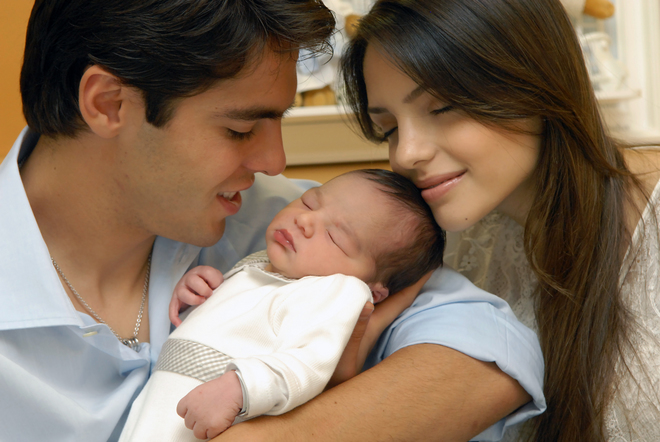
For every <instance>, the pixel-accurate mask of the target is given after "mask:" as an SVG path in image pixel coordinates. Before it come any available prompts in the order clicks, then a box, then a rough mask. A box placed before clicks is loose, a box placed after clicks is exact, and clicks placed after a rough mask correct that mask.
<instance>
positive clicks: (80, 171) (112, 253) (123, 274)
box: [21, 134, 155, 323]
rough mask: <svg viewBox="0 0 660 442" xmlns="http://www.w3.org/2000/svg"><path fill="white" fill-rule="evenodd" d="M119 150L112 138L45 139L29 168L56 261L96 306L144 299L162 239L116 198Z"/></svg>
mask: <svg viewBox="0 0 660 442" xmlns="http://www.w3.org/2000/svg"><path fill="white" fill-rule="evenodd" d="M112 152H113V149H112V146H111V145H109V144H108V142H107V141H106V140H100V139H97V138H96V139H95V138H94V137H93V135H89V134H83V135H81V136H79V137H78V138H76V139H71V138H60V139H57V140H54V139H52V138H47V137H41V138H40V139H39V141H38V142H37V145H36V147H35V148H34V151H33V152H32V154H31V155H30V157H29V158H28V159H27V160H26V161H25V162H24V163H23V165H22V169H21V178H22V180H23V184H24V187H25V192H26V194H27V197H28V200H29V201H30V205H31V207H32V211H33V213H34V216H35V218H36V221H37V224H38V225H39V229H40V231H41V234H42V236H43V238H44V241H45V242H46V245H47V246H48V250H49V252H50V254H51V256H52V257H53V258H55V260H56V261H57V262H58V264H59V265H60V267H61V268H62V269H63V271H64V273H65V274H66V276H67V278H68V279H69V280H70V281H71V283H72V284H73V285H74V286H75V288H76V290H77V291H78V292H80V293H81V295H83V297H85V298H86V301H87V302H89V303H90V304H95V305H104V304H108V305H109V304H110V303H113V302H114V300H115V299H117V300H121V301H122V302H126V303H130V302H132V301H133V300H134V298H135V297H136V296H137V297H139V296H140V293H141V286H142V284H143V281H144V272H145V268H146V267H145V266H146V262H147V259H148V256H149V253H150V251H151V248H152V246H153V242H154V240H155V235H153V234H150V233H149V232H146V231H144V229H140V228H139V226H137V225H135V223H133V224H132V223H131V222H130V221H132V220H133V219H132V217H131V216H130V214H129V213H127V211H128V209H127V208H126V207H124V204H123V201H122V199H121V198H118V197H117V196H116V195H117V194H118V193H117V192H116V191H115V188H116V186H118V185H121V184H120V183H118V180H117V173H116V172H115V170H114V169H115V167H114V164H115V163H116V161H115V159H114V158H113V157H112ZM74 305H76V303H75V302H74ZM76 308H78V309H79V310H81V309H80V308H79V306H76ZM110 314H111V313H110V311H108V315H110ZM107 321H108V322H109V323H111V321H110V320H109V319H107Z"/></svg>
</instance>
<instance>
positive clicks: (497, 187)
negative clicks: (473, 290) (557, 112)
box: [364, 45, 540, 232]
mask: <svg viewBox="0 0 660 442" xmlns="http://www.w3.org/2000/svg"><path fill="white" fill-rule="evenodd" d="M364 76H365V82H366V86H367V96H368V101H369V103H368V104H369V115H370V116H371V119H372V120H373V122H374V123H375V124H376V125H377V126H378V127H380V129H381V130H382V133H383V134H385V135H386V137H387V142H388V143H389V156H390V163H391V165H392V169H393V170H394V171H396V172H398V173H400V174H402V175H404V176H406V177H407V178H409V179H410V180H412V181H413V182H414V183H415V184H416V185H417V187H419V188H420V189H422V196H423V197H424V199H425V200H426V202H427V203H428V204H429V206H430V207H431V209H432V210H433V214H434V216H435V219H436V221H437V222H438V224H439V225H440V226H441V227H442V228H444V229H446V230H448V231H450V232H456V231H461V230H465V229H467V228H468V227H470V226H472V225H473V224H474V223H476V222H477V221H479V220H480V219H482V218H483V217H484V216H485V215H486V214H488V213H489V212H491V211H492V210H493V209H495V208H499V209H500V210H501V211H502V212H504V213H505V214H507V215H509V216H510V217H512V218H513V219H514V220H516V221H518V222H519V223H521V224H522V223H524V221H525V217H526V216H527V212H528V211H529V207H530V204H531V201H532V198H533V191H532V174H533V171H534V169H535V166H536V162H537V158H538V152H539V146H540V136H538V135H529V134H528V133H535V134H537V133H540V119H539V120H524V121H521V122H520V123H519V127H520V128H521V129H522V130H523V131H525V132H526V133H514V132H507V131H505V130H503V129H494V128H492V127H487V126H484V125H483V124H480V123H478V122H476V121H475V120H474V119H472V118H470V117H468V116H467V115H466V114H465V113H463V112H461V111H457V110H454V109H452V108H451V107H448V106H447V104H446V103H443V102H442V101H441V100H438V99H437V98H434V97H433V96H432V95H430V94H429V93H427V92H425V91H424V90H422V89H421V88H419V86H418V85H417V84H416V83H415V82H414V81H413V80H412V79H411V78H410V77H408V76H407V75H405V74H404V73H402V72H401V71H400V70H399V69H397V68H396V67H395V66H394V65H393V64H392V63H391V62H389V61H388V60H387V59H386V58H384V57H382V56H381V55H380V53H379V52H378V50H377V47H374V46H373V45H370V46H369V47H368V48H367V52H366V56H365V60H364Z"/></svg>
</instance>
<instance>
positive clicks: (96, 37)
mask: <svg viewBox="0 0 660 442" xmlns="http://www.w3.org/2000/svg"><path fill="white" fill-rule="evenodd" d="M334 25H335V21H334V18H333V15H332V13H331V12H330V11H329V10H328V9H327V8H326V7H325V6H324V5H323V3H322V2H321V1H320V0H36V2H35V4H34V7H33V9H32V14H31V16H30V20H29V23H28V29H27V37H26V44H25V55H24V61H23V69H22V71H21V94H22V97H23V113H24V115H25V119H26V121H27V123H28V125H29V126H30V127H31V128H32V129H33V130H35V131H36V132H38V133H40V134H43V135H47V136H52V137H56V136H59V135H65V136H75V135H76V133H77V132H78V131H79V130H81V129H83V128H85V127H86V126H85V123H84V121H83V119H82V116H81V114H80V110H79V105H78V89H79V85H80V80H81V78H82V75H83V73H84V71H85V69H86V68H87V67H89V66H92V65H99V66H101V67H103V68H104V69H106V70H107V71H108V72H110V73H112V74H113V75H116V76H117V77H118V78H119V80H120V81H121V82H122V83H123V84H126V85H129V86H132V87H136V88H138V89H139V90H140V91H141V92H142V96H143V98H144V101H145V108H146V120H147V121H148V122H149V123H151V124H153V125H154V126H156V127H162V126H163V125H165V124H166V123H167V122H168V121H169V119H170V118H171V117H172V115H173V111H174V109H175V104H176V101H175V100H176V99H178V98H182V97H189V96H193V95H196V94H199V93H201V92H204V91H205V90H207V89H208V88H210V87H211V86H212V85H213V84H215V82H217V81H218V80H222V79H229V78H233V77H235V76H236V75H237V74H238V73H239V72H241V71H242V70H243V69H244V68H246V67H249V65H250V63H254V62H257V61H258V58H259V56H260V55H261V54H262V53H263V49H265V48H270V49H273V50H274V51H277V52H280V51H282V52H289V51H295V50H298V49H310V50H312V51H330V50H331V47H330V45H329V43H328V42H329V38H330V36H331V35H332V33H333V30H334Z"/></svg>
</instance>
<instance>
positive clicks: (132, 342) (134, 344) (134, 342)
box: [50, 253, 151, 351]
mask: <svg viewBox="0 0 660 442" xmlns="http://www.w3.org/2000/svg"><path fill="white" fill-rule="evenodd" d="M50 260H51V261H52V262H53V266H54V267H55V269H56V270H57V272H58V273H59V274H60V276H61V277H62V279H63V280H64V282H65V283H66V285H67V286H68V287H69V290H71V293H73V295H74V296H75V297H76V299H77V300H78V301H79V302H80V304H82V306H83V307H85V310H87V312H88V313H89V314H90V315H92V316H93V317H94V319H96V320H97V321H98V322H100V323H101V324H105V325H107V326H108V328H109V329H110V331H111V332H112V334H114V335H115V336H116V337H117V339H119V342H121V343H122V344H124V345H125V346H127V347H129V348H132V349H133V350H135V351H137V348H138V346H139V345H140V341H138V338H137V336H138V333H139V332H140V324H141V323H142V314H143V313H144V303H145V302H146V300H147V292H148V291H149V273H151V253H150V254H149V259H148V261H147V274H146V275H145V277H144V288H143V289H142V303H141V304H140V311H139V312H138V316H137V321H136V322H135V331H134V332H133V337H131V338H122V337H121V336H119V334H118V333H117V332H116V331H115V330H114V329H113V328H112V327H110V325H109V324H108V323H107V322H105V321H104V320H103V319H102V318H101V317H100V316H99V315H98V313H96V312H95V311H94V309H92V308H91V307H90V306H89V304H87V303H86V302H85V300H84V299H83V298H82V296H80V295H79V294H78V292H77V291H76V289H74V288H73V286H72V285H71V283H70V282H69V280H68V279H67V277H66V276H64V272H63V271H62V269H61V268H60V266H59V265H57V262H55V259H54V258H53V257H52V256H51V257H50Z"/></svg>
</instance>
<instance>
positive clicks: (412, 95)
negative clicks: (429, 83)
mask: <svg viewBox="0 0 660 442" xmlns="http://www.w3.org/2000/svg"><path fill="white" fill-rule="evenodd" d="M424 92H425V91H424V88H423V87H421V86H417V87H416V88H415V89H414V90H413V91H412V92H411V93H409V94H408V95H406V97H405V98H404V99H403V102H404V103H405V104H408V103H412V102H413V101H415V100H416V99H417V98H418V97H419V96H420V95H422V94H423V93H424Z"/></svg>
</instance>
